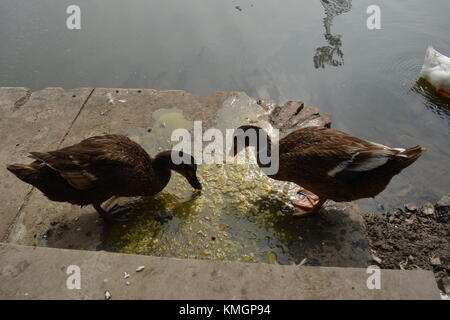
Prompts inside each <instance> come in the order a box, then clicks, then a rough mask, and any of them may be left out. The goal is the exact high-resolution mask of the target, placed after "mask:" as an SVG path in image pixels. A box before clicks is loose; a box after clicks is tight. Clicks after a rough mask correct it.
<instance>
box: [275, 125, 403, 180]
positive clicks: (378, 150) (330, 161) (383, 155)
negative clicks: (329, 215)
mask: <svg viewBox="0 0 450 320" xmlns="http://www.w3.org/2000/svg"><path fill="white" fill-rule="evenodd" d="M299 131H302V132H299ZM297 132H299V133H298V134H297V135H295V134H296V132H293V133H291V134H290V135H288V136H286V137H285V138H284V139H282V140H281V141H280V162H281V163H289V162H291V163H296V164H297V165H298V167H299V168H301V169H302V170H309V171H310V172H315V173H316V175H317V176H321V175H322V176H323V175H327V176H330V177H335V178H336V179H340V180H343V181H345V182H349V181H352V180H354V179H356V178H357V177H359V176H361V175H360V173H362V172H368V171H371V170H374V169H376V168H379V167H381V166H383V165H385V164H386V163H387V162H388V161H389V160H390V159H393V158H395V157H398V156H400V157H401V156H402V154H401V153H402V152H403V151H405V150H404V149H400V148H389V147H387V146H384V145H382V144H378V143H374V142H370V141H366V140H363V139H359V138H356V137H352V136H350V135H348V134H346V133H344V132H341V131H337V130H331V129H327V128H320V127H310V128H305V129H300V130H298V131H297ZM293 134H294V135H293ZM291 135H293V136H291ZM290 136H291V137H290Z"/></svg>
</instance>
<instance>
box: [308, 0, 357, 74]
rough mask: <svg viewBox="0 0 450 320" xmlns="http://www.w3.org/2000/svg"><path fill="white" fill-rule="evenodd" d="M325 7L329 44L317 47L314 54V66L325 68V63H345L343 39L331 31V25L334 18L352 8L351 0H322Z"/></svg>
mask: <svg viewBox="0 0 450 320" xmlns="http://www.w3.org/2000/svg"><path fill="white" fill-rule="evenodd" d="M320 2H321V3H322V5H323V7H324V9H325V15H326V17H325V18H324V19H323V24H324V27H325V34H324V36H325V40H326V41H327V43H328V45H326V46H322V47H319V48H317V49H316V54H315V55H314V59H313V60H314V67H315V68H316V69H318V68H325V65H330V66H333V67H339V66H342V65H343V64H344V53H343V52H342V50H341V47H342V41H341V35H340V34H337V35H333V34H332V33H331V26H332V25H333V19H334V18H335V17H336V16H338V15H341V14H343V13H346V12H349V11H350V10H351V8H352V1H351V0H320Z"/></svg>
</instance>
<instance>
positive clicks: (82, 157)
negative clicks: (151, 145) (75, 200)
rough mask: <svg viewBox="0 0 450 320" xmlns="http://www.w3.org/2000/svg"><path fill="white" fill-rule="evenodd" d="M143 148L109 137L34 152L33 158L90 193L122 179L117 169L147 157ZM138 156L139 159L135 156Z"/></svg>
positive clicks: (128, 166)
mask: <svg viewBox="0 0 450 320" xmlns="http://www.w3.org/2000/svg"><path fill="white" fill-rule="evenodd" d="M141 149H142V148H141V147H140V146H139V145H138V144H136V143H135V142H133V141H131V140H130V139H128V138H127V137H125V136H119V135H106V136H98V137H92V138H88V139H86V140H83V141H82V142H80V143H79V144H76V145H73V146H69V147H66V148H63V149H60V150H56V151H50V152H31V153H30V157H31V158H33V159H35V160H37V161H39V162H43V163H44V164H46V165H47V166H48V167H50V168H51V169H53V170H55V171H57V172H59V174H60V175H61V176H62V177H63V178H64V179H65V180H66V181H67V182H68V183H69V184H70V185H71V186H72V187H74V188H75V189H77V190H88V189H92V188H93V187H95V186H98V185H108V184H109V183H113V182H114V181H115V180H118V179H119V178H117V177H115V175H116V171H114V169H117V168H120V169H121V170H128V169H129V168H130V167H133V165H135V164H136V161H139V160H140V159H139V158H140V157H141V158H142V157H145V156H146V153H145V151H144V153H145V154H142V151H143V150H142V151H141ZM136 153H137V155H138V156H137V157H134V155H136ZM147 156H148V155H147ZM116 178H117V179H116Z"/></svg>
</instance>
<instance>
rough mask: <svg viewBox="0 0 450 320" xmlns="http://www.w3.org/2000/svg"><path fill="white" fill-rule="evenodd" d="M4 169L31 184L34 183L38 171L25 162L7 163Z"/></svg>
mask: <svg viewBox="0 0 450 320" xmlns="http://www.w3.org/2000/svg"><path fill="white" fill-rule="evenodd" d="M6 169H7V170H8V171H10V172H12V173H13V174H14V175H15V176H16V177H17V178H19V179H20V180H22V181H23V182H26V183H29V184H31V185H35V184H36V182H37V179H38V177H39V171H38V170H36V168H33V167H32V166H29V165H25V164H8V165H7V166H6Z"/></svg>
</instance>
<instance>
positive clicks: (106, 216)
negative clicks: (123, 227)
mask: <svg viewBox="0 0 450 320" xmlns="http://www.w3.org/2000/svg"><path fill="white" fill-rule="evenodd" d="M92 206H93V207H94V208H95V210H97V212H98V213H99V214H100V216H101V217H102V218H103V220H105V221H106V222H108V223H112V222H126V221H129V219H126V218H117V217H114V215H121V214H125V213H127V212H129V211H130V210H131V207H130V206H122V207H118V208H115V207H113V208H112V209H111V210H108V211H105V210H104V209H103V208H102V206H101V204H100V203H95V204H92Z"/></svg>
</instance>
